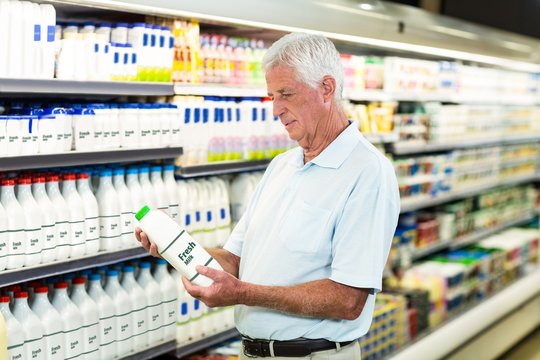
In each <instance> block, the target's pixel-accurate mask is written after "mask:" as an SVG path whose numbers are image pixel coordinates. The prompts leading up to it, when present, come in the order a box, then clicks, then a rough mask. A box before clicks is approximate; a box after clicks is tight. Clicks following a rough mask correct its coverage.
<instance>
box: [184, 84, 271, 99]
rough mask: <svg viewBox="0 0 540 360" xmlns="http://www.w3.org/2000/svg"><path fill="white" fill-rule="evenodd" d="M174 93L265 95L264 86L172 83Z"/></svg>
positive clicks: (234, 95) (240, 95) (235, 95)
mask: <svg viewBox="0 0 540 360" xmlns="http://www.w3.org/2000/svg"><path fill="white" fill-rule="evenodd" d="M174 94H175V95H197V96H232V97H253V96H254V97H266V96H268V93H267V91H266V88H265V87H262V86H261V87H245V86H237V85H230V86H227V85H219V84H182V83H178V84H175V85H174Z"/></svg>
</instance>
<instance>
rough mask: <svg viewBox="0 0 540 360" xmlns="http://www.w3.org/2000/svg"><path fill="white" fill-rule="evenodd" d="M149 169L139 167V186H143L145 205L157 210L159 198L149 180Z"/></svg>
mask: <svg viewBox="0 0 540 360" xmlns="http://www.w3.org/2000/svg"><path fill="white" fill-rule="evenodd" d="M149 171H150V170H149V168H148V166H141V167H139V184H141V188H142V196H143V198H144V201H145V203H146V204H147V205H148V206H150V207H152V208H153V209H156V208H157V207H158V206H159V204H158V203H157V201H156V200H157V196H156V192H155V190H154V187H153V186H152V183H151V182H150V178H149V175H148V173H149Z"/></svg>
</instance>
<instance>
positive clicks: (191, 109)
mask: <svg viewBox="0 0 540 360" xmlns="http://www.w3.org/2000/svg"><path fill="white" fill-rule="evenodd" d="M173 103H174V104H176V105H177V106H178V108H179V111H180V113H181V118H182V119H183V124H182V125H183V131H185V134H189V135H190V136H184V139H183V140H184V142H183V146H184V152H183V155H182V157H181V159H180V160H181V163H182V165H184V166H187V165H196V164H204V163H207V162H213V161H226V160H262V159H270V158H273V157H274V156H276V155H277V154H279V153H281V152H284V151H286V150H287V149H289V148H291V147H293V146H295V144H294V142H293V141H291V140H290V139H289V137H288V135H287V132H286V130H285V129H284V127H283V125H282V124H281V122H280V121H279V119H278V118H277V117H274V116H273V109H272V102H271V101H269V100H266V99H261V98H250V97H246V98H240V99H238V101H237V100H236V99H235V98H220V97H212V96H206V97H196V96H175V97H174V98H173Z"/></svg>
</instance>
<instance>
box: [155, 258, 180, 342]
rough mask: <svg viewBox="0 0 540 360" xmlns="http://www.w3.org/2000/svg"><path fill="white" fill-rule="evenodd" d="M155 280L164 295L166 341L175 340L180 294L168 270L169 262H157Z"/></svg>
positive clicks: (160, 260)
mask: <svg viewBox="0 0 540 360" xmlns="http://www.w3.org/2000/svg"><path fill="white" fill-rule="evenodd" d="M154 279H155V280H156V281H157V283H158V284H159V287H160V289H161V293H162V294H163V308H164V309H165V311H164V313H165V319H164V321H163V326H164V327H165V341H169V340H174V337H175V335H176V321H177V319H178V312H177V309H178V292H177V291H176V283H175V281H174V279H173V278H172V276H171V275H170V274H169V271H168V270H167V262H166V261H165V260H163V259H157V260H156V269H155V271H154Z"/></svg>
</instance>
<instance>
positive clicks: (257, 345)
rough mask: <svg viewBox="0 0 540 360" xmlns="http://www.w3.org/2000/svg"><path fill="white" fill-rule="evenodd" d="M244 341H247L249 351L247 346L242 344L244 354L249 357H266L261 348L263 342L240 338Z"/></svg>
mask: <svg viewBox="0 0 540 360" xmlns="http://www.w3.org/2000/svg"><path fill="white" fill-rule="evenodd" d="M242 340H244V341H246V342H249V343H250V344H249V351H248V347H247V346H246V345H245V344H244V355H246V356H247V357H250V358H257V357H266V355H265V354H264V350H263V345H264V344H263V342H261V341H254V340H251V339H242Z"/></svg>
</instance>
